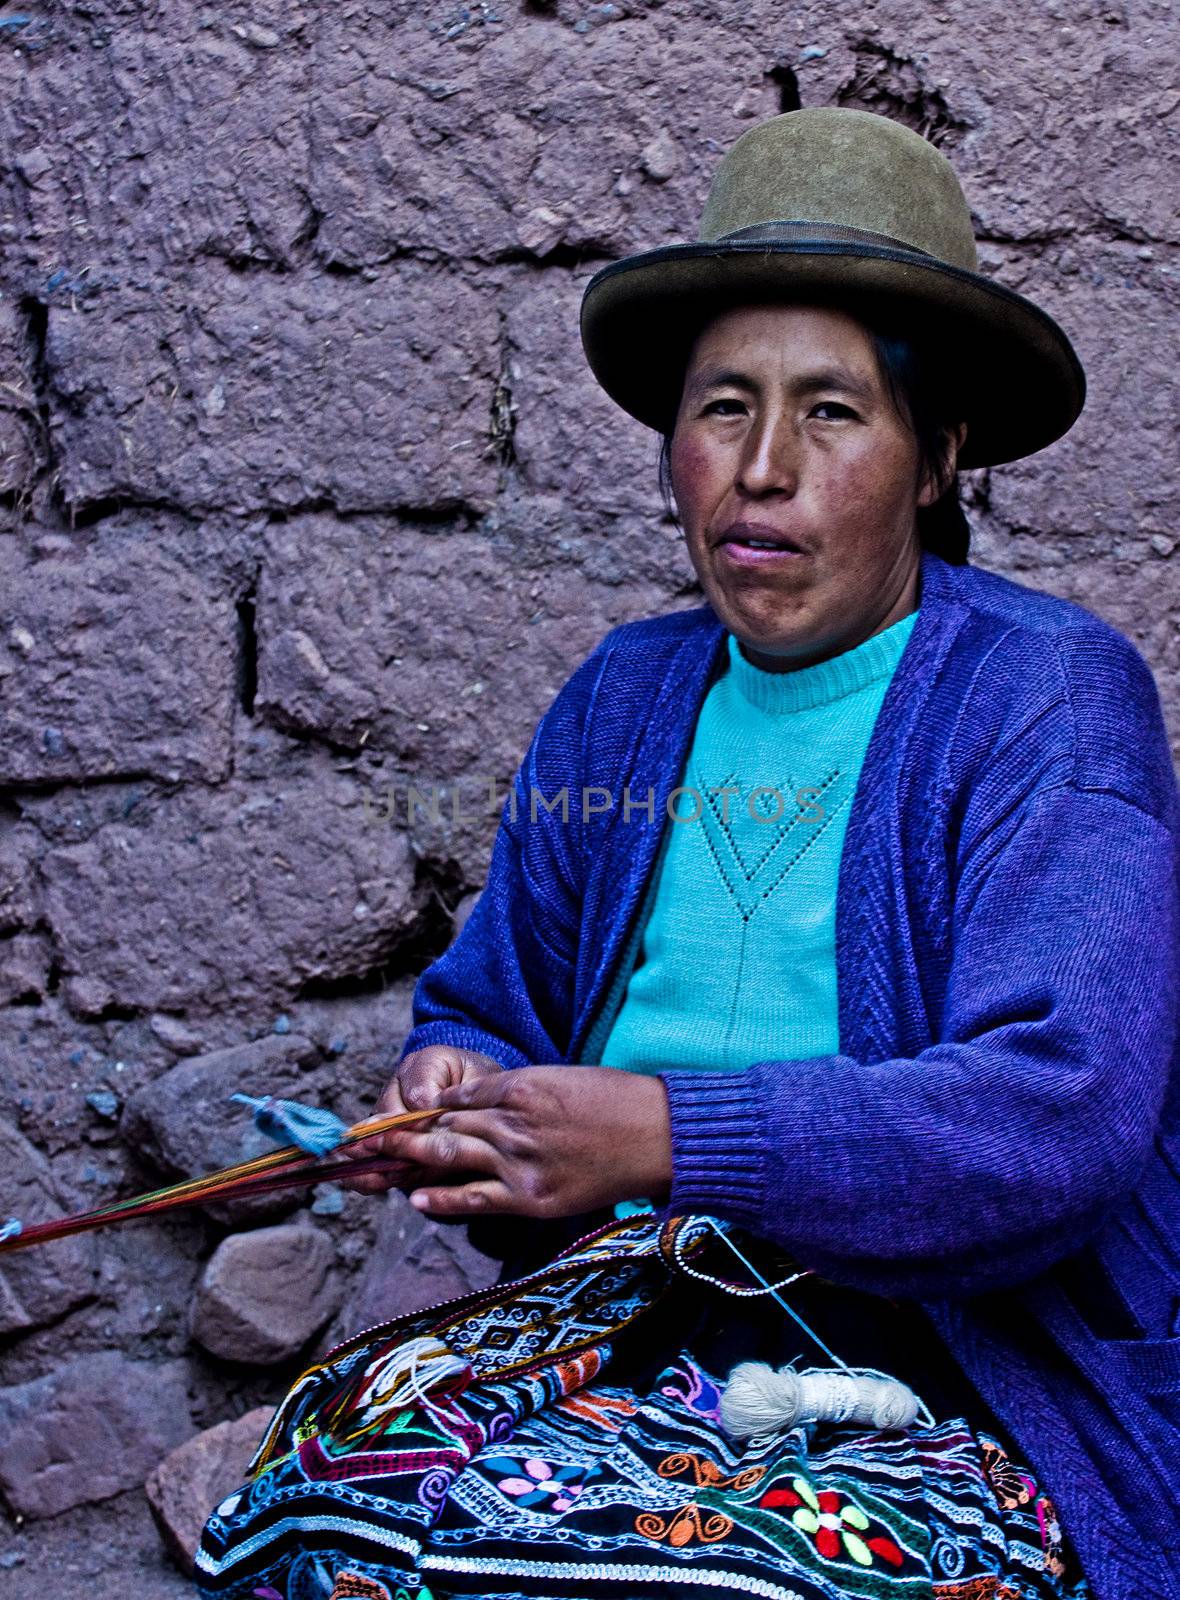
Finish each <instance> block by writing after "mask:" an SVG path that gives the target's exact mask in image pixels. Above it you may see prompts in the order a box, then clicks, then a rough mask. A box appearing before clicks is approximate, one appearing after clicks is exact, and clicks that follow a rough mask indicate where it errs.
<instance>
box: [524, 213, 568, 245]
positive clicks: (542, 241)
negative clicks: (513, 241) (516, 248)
mask: <svg viewBox="0 0 1180 1600" xmlns="http://www.w3.org/2000/svg"><path fill="white" fill-rule="evenodd" d="M565 228H566V218H565V217H563V216H561V215H560V213H559V212H556V211H552V210H550V208H549V207H548V206H534V208H533V209H532V210H531V211H530V212H529V214H528V216H527V217H525V218H523V220H522V221H520V222H519V223H517V226H516V237H517V239H518V240H519V241H520V244H521V248H522V249H524V250H527V251H529V253H530V254H531V255H535V256H547V255H548V254H549V252H550V251H551V250H552V249H553V247H554V246H555V245H557V244H560V243H561V238H562V235H563V234H564V233H565Z"/></svg>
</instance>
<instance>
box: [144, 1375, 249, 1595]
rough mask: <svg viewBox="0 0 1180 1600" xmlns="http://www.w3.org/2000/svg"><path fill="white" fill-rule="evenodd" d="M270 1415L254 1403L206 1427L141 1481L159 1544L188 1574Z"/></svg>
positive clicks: (243, 1470)
mask: <svg viewBox="0 0 1180 1600" xmlns="http://www.w3.org/2000/svg"><path fill="white" fill-rule="evenodd" d="M271 1415H272V1412H271V1409H270V1407H269V1406H258V1407H256V1408H255V1410H253V1411H247V1412H246V1414H245V1416H244V1417H238V1418H237V1419H236V1420H235V1421H233V1422H219V1423H217V1425H216V1426H215V1427H212V1428H206V1429H205V1431H204V1433H198V1434H197V1435H196V1436H195V1437H194V1438H192V1439H188V1440H186V1441H185V1443H184V1444H182V1445H180V1446H179V1447H178V1448H177V1449H175V1450H173V1451H172V1453H171V1454H170V1455H167V1456H165V1457H164V1459H163V1461H161V1462H160V1464H159V1466H158V1467H157V1468H156V1469H155V1471H154V1472H153V1473H152V1474H151V1476H150V1477H149V1478H148V1480H147V1482H146V1483H145V1484H144V1491H145V1493H146V1494H147V1500H148V1505H149V1506H150V1507H151V1512H152V1516H153V1518H154V1519H155V1523H156V1526H157V1528H158V1529H159V1530H160V1537H161V1539H162V1540H163V1541H164V1546H165V1548H166V1549H167V1551H168V1553H169V1555H170V1556H171V1557H172V1559H173V1560H174V1561H175V1562H176V1564H177V1566H178V1567H179V1568H180V1569H181V1571H182V1572H184V1573H186V1574H187V1575H188V1576H189V1577H190V1578H191V1577H192V1575H193V1557H194V1556H195V1555H196V1551H197V1544H198V1542H199V1541H200V1537H201V1530H202V1528H203V1527H204V1526H205V1523H206V1521H207V1520H208V1517H209V1513H210V1511H212V1509H213V1507H214V1506H216V1505H218V1504H219V1503H220V1502H221V1501H222V1500H224V1499H225V1498H226V1496H227V1495H229V1494H231V1493H232V1492H233V1490H235V1489H237V1488H238V1487H239V1486H240V1485H241V1483H242V1481H243V1479H244V1478H245V1476H246V1468H247V1467H248V1466H249V1465H250V1461H251V1459H252V1457H253V1455H254V1452H255V1450H256V1449H257V1448H258V1445H259V1444H260V1442H261V1440H262V1436H263V1434H264V1433H265V1432H266V1428H267V1425H268V1423H269V1422H270V1419H271Z"/></svg>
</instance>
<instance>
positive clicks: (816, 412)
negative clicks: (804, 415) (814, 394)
mask: <svg viewBox="0 0 1180 1600" xmlns="http://www.w3.org/2000/svg"><path fill="white" fill-rule="evenodd" d="M824 412H826V413H828V415H826V416H825V415H821V413H824ZM811 415H812V416H813V417H816V416H818V417H819V418H820V421H821V422H835V421H839V420H840V419H841V418H842V417H855V416H856V412H855V411H854V410H853V409H852V407H851V406H845V405H841V404H840V402H839V400H821V401H820V402H819V404H818V405H814V406H812V408H811Z"/></svg>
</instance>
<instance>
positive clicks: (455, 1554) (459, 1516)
mask: <svg viewBox="0 0 1180 1600" xmlns="http://www.w3.org/2000/svg"><path fill="white" fill-rule="evenodd" d="M739 1237H740V1236H739ZM711 1239H712V1240H713V1242H712V1243H710V1240H711ZM741 1242H742V1247H743V1249H744V1250H747V1251H757V1249H758V1247H757V1246H756V1245H755V1244H754V1243H753V1242H752V1241H750V1240H748V1239H746V1238H744V1237H743V1238H742V1239H741ZM710 1251H713V1252H714V1254H713V1256H712V1257H710ZM674 1252H675V1254H674ZM717 1254H718V1245H717V1243H716V1241H715V1238H714V1236H713V1235H711V1234H710V1233H708V1232H707V1231H706V1230H705V1229H704V1228H703V1227H701V1226H700V1224H699V1222H697V1221H696V1220H694V1219H674V1220H672V1221H669V1222H665V1223H663V1224H660V1223H659V1222H658V1221H656V1220H655V1219H652V1218H650V1217H639V1218H633V1219H629V1220H628V1221H625V1222H621V1223H616V1224H613V1225H611V1226H610V1227H608V1228H605V1229H601V1230H599V1231H598V1232H597V1233H596V1234H594V1235H591V1236H590V1238H589V1239H587V1240H584V1241H582V1243H581V1244H580V1245H578V1246H576V1247H575V1248H574V1249H572V1250H571V1251H570V1252H568V1253H567V1254H566V1255H565V1256H563V1257H561V1258H559V1259H558V1260H557V1261H555V1262H553V1263H551V1264H550V1265H549V1266H547V1267H545V1268H543V1269H542V1270H541V1271H539V1272H536V1273H534V1274H532V1275H530V1276H529V1277H527V1278H524V1279H521V1280H518V1281H517V1282H516V1283H515V1284H510V1285H498V1286H496V1287H495V1288H494V1289H491V1290H487V1291H484V1292H483V1293H480V1294H476V1295H472V1296H469V1297H467V1298H466V1299H464V1300H460V1301H454V1302H451V1303H450V1304H449V1305H447V1306H443V1307H438V1308H435V1309H434V1310H432V1311H428V1312H423V1313H421V1314H419V1315H416V1316H412V1317H407V1318H403V1319H402V1320H400V1321H399V1322H397V1323H393V1324H388V1325H386V1326H385V1327H382V1328H379V1329H376V1330H372V1331H370V1332H369V1333H367V1334H364V1335H362V1336H360V1337H358V1338H356V1339H353V1340H352V1341H350V1342H349V1343H347V1344H345V1345H342V1346H340V1347H339V1348H338V1349H336V1350H335V1351H333V1352H332V1353H331V1354H330V1355H329V1356H328V1358H327V1359H326V1360H325V1361H324V1362H323V1363H322V1364H321V1365H319V1366H316V1367H313V1368H312V1369H311V1370H310V1371H308V1372H307V1373H305V1374H304V1375H303V1376H302V1377H301V1378H300V1379H299V1380H298V1382H297V1383H296V1384H295V1385H294V1387H293V1388H292V1390H291V1392H290V1393H289V1395H288V1396H287V1399H286V1400H285V1401H284V1403H283V1405H282V1406H281V1407H280V1408H279V1411H278V1412H277V1413H276V1416H275V1419H274V1421H273V1423H272V1425H271V1428H270V1430H269V1432H268V1434H267V1436H266V1438H265V1440H264V1441H263V1443H262V1445H261V1447H260V1449H259V1451H258V1454H257V1456H256V1457H255V1460H254V1462H253V1463H252V1465H251V1472H250V1479H249V1481H248V1482H247V1483H246V1484H245V1485H244V1486H243V1487H242V1488H241V1489H240V1490H239V1491H237V1492H236V1493H234V1494H231V1495H230V1496H229V1497H228V1498H227V1499H226V1500H224V1501H223V1502H222V1503H221V1505H219V1506H218V1507H217V1509H216V1511H215V1512H214V1513H213V1515H212V1516H211V1517H210V1519H209V1522H208V1524H207V1525H206V1528H205V1531H204V1535H203V1538H202V1542H201V1547H200V1550H199V1552H198V1556H197V1580H198V1586H199V1590H200V1593H201V1594H202V1595H203V1596H205V1597H209V1600H211V1597H213V1596H217V1597H234V1600H247V1597H249V1600H330V1597H331V1600H442V1597H444V1596H452V1595H465V1596H482V1597H484V1600H499V1597H504V1600H507V1597H512V1600H540V1597H553V1600H556V1597H558V1596H562V1597H566V1600H575V1597H586V1596H590V1595H608V1594H609V1595H615V1596H620V1597H626V1600H643V1597H648V1596H652V1597H654V1596H659V1597H661V1600H669V1597H676V1596H690V1595H696V1594H697V1593H699V1591H700V1590H701V1589H706V1588H707V1589H714V1590H720V1591H722V1592H723V1593H726V1594H750V1595H759V1596H765V1597H767V1600H840V1597H855V1600H871V1597H875V1596H894V1595H897V1596H899V1597H900V1596H903V1595H912V1596H915V1597H916V1596H921V1597H923V1600H934V1597H937V1600H1067V1597H1068V1600H1083V1597H1084V1596H1087V1595H1088V1590H1087V1588H1086V1584H1085V1580H1084V1579H1083V1578H1082V1576H1081V1574H1080V1572H1079V1571H1078V1569H1077V1567H1076V1565H1075V1563H1074V1560H1073V1557H1072V1554H1071V1552H1070V1551H1069V1549H1068V1547H1067V1546H1066V1544H1065V1542H1064V1540H1063V1537H1062V1534H1061V1531H1060V1529H1059V1527H1058V1524H1057V1519H1056V1516H1055V1514H1054V1511H1053V1507H1052V1505H1051V1503H1050V1502H1049V1500H1048V1498H1047V1497H1046V1496H1045V1495H1044V1494H1043V1493H1042V1492H1041V1491H1040V1490H1039V1488H1038V1486H1037V1484H1036V1482H1035V1480H1034V1478H1033V1477H1032V1475H1031V1473H1029V1472H1028V1471H1027V1470H1026V1469H1025V1468H1024V1466H1023V1465H1022V1464H1021V1463H1020V1462H1018V1461H1014V1460H1012V1459H1011V1458H1010V1457H1009V1456H1008V1455H1007V1454H1006V1452H1005V1449H1004V1446H1003V1445H1002V1443H1001V1442H1000V1441H999V1440H998V1439H993V1438H991V1437H989V1436H987V1435H986V1434H975V1433H973V1432H972V1431H971V1429H970V1428H968V1427H967V1425H966V1424H965V1423H964V1422H963V1421H962V1419H955V1420H951V1421H944V1422H941V1423H938V1424H937V1425H936V1426H934V1427H929V1428H921V1427H917V1428H913V1429H910V1430H907V1431H904V1432H900V1431H899V1432H892V1433H880V1432H878V1433H874V1432H866V1431H865V1430H864V1429H863V1428H857V1427H854V1426H850V1425H839V1426H838V1425H831V1424H813V1425H810V1426H802V1427H797V1428H794V1429H791V1430H790V1431H783V1432H779V1433H777V1434H775V1435H773V1436H765V1437H762V1438H758V1439H753V1440H750V1441H748V1442H747V1443H746V1444H744V1445H738V1444H735V1443H734V1442H732V1441H731V1440H730V1439H729V1438H728V1437H727V1436H726V1435H725V1433H724V1432H723V1430H722V1428H721V1425H720V1422H719V1418H718V1400H719V1383H720V1382H721V1381H723V1379H724V1376H725V1375H724V1374H723V1373H717V1372H710V1371H708V1370H706V1369H705V1368H704V1367H703V1366H702V1365H701V1364H700V1363H699V1362H698V1361H697V1359H695V1357H694V1355H693V1353H692V1351H691V1350H690V1349H678V1348H677V1345H676V1343H675V1342H673V1343H671V1344H670V1346H669V1350H670V1358H669V1359H668V1361H667V1363H666V1364H665V1365H664V1367H663V1369H662V1370H661V1371H659V1372H656V1373H654V1374H653V1376H652V1377H650V1378H643V1379H642V1380H641V1381H639V1382H635V1381H633V1380H634V1376H635V1374H636V1373H637V1372H641V1371H642V1363H640V1364H639V1365H638V1366H637V1365H635V1362H634V1351H635V1349H636V1348H637V1346H636V1344H635V1341H634V1334H635V1332H636V1331H637V1329H638V1328H639V1327H640V1326H641V1324H645V1325H646V1326H647V1327H648V1328H651V1327H656V1326H660V1323H659V1320H658V1319H660V1315H661V1303H662V1302H664V1301H665V1300H666V1297H667V1296H668V1295H669V1291H670V1290H672V1289H673V1288H675V1289H676V1290H677V1291H678V1292H684V1291H685V1289H686V1287H687V1291H688V1292H689V1293H691V1294H702V1295H712V1296H713V1297H714V1298H715V1299H716V1300H717V1302H718V1307H719V1314H720V1315H723V1316H724V1315H726V1314H728V1315H730V1316H731V1317H734V1318H737V1319H739V1320H740V1316H741V1309H740V1302H736V1301H733V1300H727V1299H726V1298H725V1297H724V1295H722V1294H721V1293H719V1292H718V1291H717V1290H716V1289H713V1288H710V1287H708V1286H706V1285H702V1284H700V1283H699V1282H698V1281H697V1280H695V1279H694V1280H691V1282H690V1280H688V1279H687V1278H686V1277H685V1275H684V1273H683V1271H682V1270H681V1268H680V1267H679V1266H678V1265H677V1257H678V1258H679V1261H680V1262H682V1263H683V1262H687V1261H695V1262H696V1263H697V1264H698V1267H701V1266H704V1265H706V1264H707V1265H708V1266H709V1268H710V1269H713V1267H714V1266H715V1264H716V1257H717ZM782 1266H783V1262H782V1259H781V1257H780V1258H779V1259H778V1260H777V1261H775V1260H773V1259H768V1252H766V1251H763V1252H762V1253H761V1256H760V1268H761V1269H762V1270H768V1271H771V1272H777V1274H778V1275H779V1276H781V1269H782ZM663 1309H664V1310H666V1309H667V1308H666V1305H665V1306H664V1307H663ZM653 1318H654V1319H657V1320H656V1321H654V1322H653V1320H652V1319H653ZM675 1335H676V1327H675V1325H674V1324H673V1325H667V1324H665V1325H663V1326H662V1330H661V1338H663V1337H668V1338H671V1339H672V1340H673V1341H674V1340H675ZM629 1341H630V1343H629Z"/></svg>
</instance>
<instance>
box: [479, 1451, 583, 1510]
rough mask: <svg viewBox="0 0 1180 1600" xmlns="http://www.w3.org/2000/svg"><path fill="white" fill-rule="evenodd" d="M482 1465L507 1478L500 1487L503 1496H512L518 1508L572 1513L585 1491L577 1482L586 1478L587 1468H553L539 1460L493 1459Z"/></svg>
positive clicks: (534, 1458) (531, 1458)
mask: <svg viewBox="0 0 1180 1600" xmlns="http://www.w3.org/2000/svg"><path fill="white" fill-rule="evenodd" d="M482 1465H483V1466H484V1467H486V1468H487V1470H488V1471H489V1472H491V1473H493V1474H495V1473H501V1472H502V1473H504V1474H505V1476H504V1477H502V1478H500V1479H499V1481H498V1482H497V1484H496V1488H497V1489H499V1491H500V1493H501V1494H506V1495H511V1497H512V1498H513V1499H514V1500H515V1501H516V1503H517V1505H520V1506H544V1507H545V1509H546V1510H547V1511H568V1510H569V1509H570V1507H571V1506H572V1505H573V1503H574V1501H575V1500H576V1499H577V1497H578V1496H579V1495H580V1494H581V1492H582V1487H583V1486H582V1484H581V1483H580V1482H575V1481H574V1480H575V1479H581V1478H584V1477H585V1469H584V1468H583V1467H578V1466H567V1467H552V1466H550V1464H549V1462H548V1461H540V1460H538V1459H537V1458H536V1457H535V1456H534V1457H530V1459H529V1460H527V1461H516V1460H514V1459H513V1458H512V1457H511V1456H492V1457H491V1459H490V1460H487V1461H484V1462H483V1463H482Z"/></svg>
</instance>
